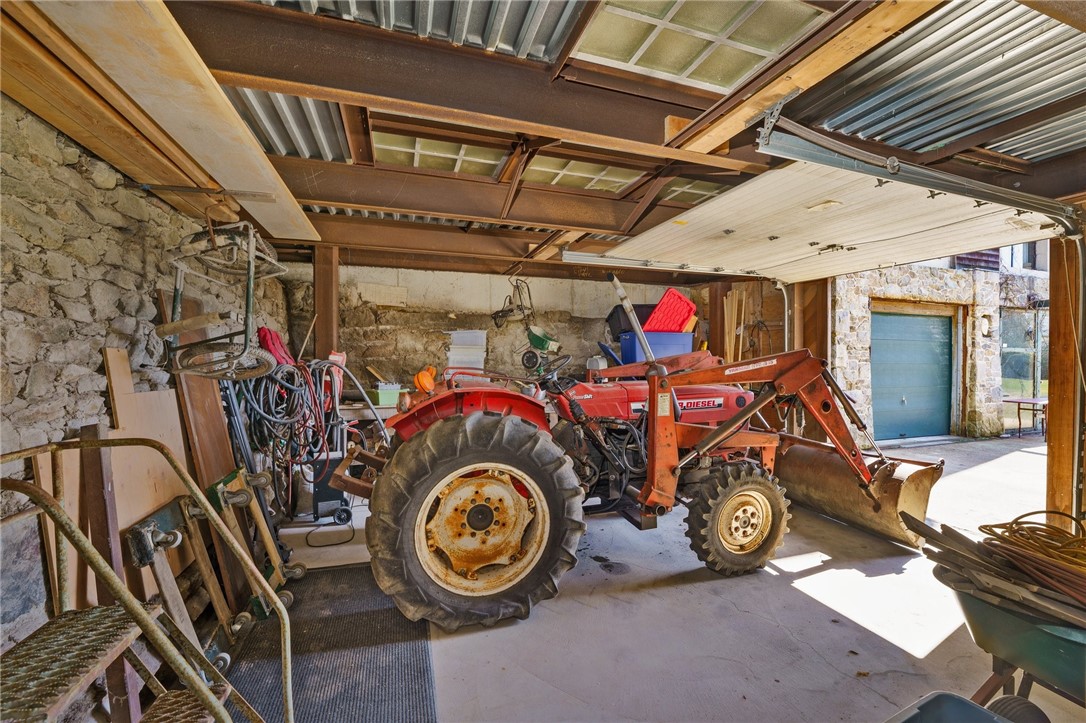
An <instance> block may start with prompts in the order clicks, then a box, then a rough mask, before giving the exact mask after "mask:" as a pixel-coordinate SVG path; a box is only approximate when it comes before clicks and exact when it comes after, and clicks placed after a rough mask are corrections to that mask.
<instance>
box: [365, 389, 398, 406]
mask: <svg viewBox="0 0 1086 723" xmlns="http://www.w3.org/2000/svg"><path fill="white" fill-rule="evenodd" d="M401 391H403V390H402V389H401V388H400V387H399V386H384V385H382V386H380V387H378V388H377V389H367V390H366V396H367V397H369V398H370V401H371V402H373V403H374V404H375V405H376V406H378V407H395V406H396V402H397V401H398V400H399V398H400V392H401Z"/></svg>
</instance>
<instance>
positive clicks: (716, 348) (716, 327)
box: [709, 281, 732, 358]
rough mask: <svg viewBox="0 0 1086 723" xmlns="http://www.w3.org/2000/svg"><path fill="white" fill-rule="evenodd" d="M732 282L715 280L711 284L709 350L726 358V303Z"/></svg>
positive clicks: (714, 354)
mask: <svg viewBox="0 0 1086 723" xmlns="http://www.w3.org/2000/svg"><path fill="white" fill-rule="evenodd" d="M731 287H732V285H731V283H729V282H727V281H714V282H712V283H711V284H709V351H710V352H712V354H713V356H718V357H721V358H724V356H725V347H724V338H725V329H726V328H727V327H726V325H725V322H724V303H725V299H726V298H727V294H728V291H729V290H730V289H731Z"/></svg>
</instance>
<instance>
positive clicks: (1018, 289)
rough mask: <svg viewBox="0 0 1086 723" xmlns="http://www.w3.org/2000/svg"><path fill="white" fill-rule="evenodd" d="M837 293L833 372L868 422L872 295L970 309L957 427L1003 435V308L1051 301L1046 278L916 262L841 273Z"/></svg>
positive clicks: (964, 332) (972, 434) (973, 433)
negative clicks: (1034, 300) (1033, 300)
mask: <svg viewBox="0 0 1086 723" xmlns="http://www.w3.org/2000/svg"><path fill="white" fill-rule="evenodd" d="M832 294H833V309H834V313H833V329H832V340H831V348H832V355H831V360H830V364H831V369H832V370H833V372H834V374H835V375H837V377H838V379H840V380H841V383H842V386H843V387H844V388H845V390H846V391H847V392H848V393H849V394H850V395H851V396H852V397H853V398H854V399H855V400H856V402H857V404H856V406H857V409H859V411H860V414H861V415H862V416H863V417H864V418H865V419H868V420H870V419H872V404H871V363H870V356H871V302H872V300H873V299H883V300H893V301H912V302H934V303H941V304H951V305H957V306H961V307H963V309H964V311H965V315H964V328H963V329H962V330H961V335H960V338H961V339H962V340H963V344H964V350H963V353H962V354H961V355H960V358H961V360H962V364H963V370H964V388H963V389H962V390H961V394H960V398H961V404H962V410H963V414H962V415H961V416H960V420H961V423H960V425H957V420H958V419H959V417H956V416H952V421H951V424H952V431H953V432H954V433H957V434H961V435H963V436H968V437H989V436H995V435H999V434H1001V433H1002V432H1003V404H1002V398H1003V392H1002V386H1001V382H1002V373H1001V366H1000V350H1001V342H1000V333H999V318H1000V317H999V314H1000V308H1001V307H1013V308H1025V307H1026V306H1028V303H1029V299H1030V298H1047V294H1048V283H1047V279H1046V278H1044V277H1040V276H1036V275H1030V276H1018V275H1013V274H1000V273H996V272H991V271H975V270H954V269H946V268H937V267H932V266H920V265H911V266H901V267H896V268H892V269H883V270H878V271H867V272H862V273H858V274H851V275H848V276H840V277H837V278H835V279H834V280H833V286H832ZM1031 295H1032V296H1031ZM982 320H985V321H982ZM984 324H987V325H988V326H989V329H990V332H989V335H988V336H985V335H984V334H983V328H982V327H983V325H984ZM875 433H876V435H877V434H878V430H875Z"/></svg>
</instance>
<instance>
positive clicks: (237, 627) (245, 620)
mask: <svg viewBox="0 0 1086 723" xmlns="http://www.w3.org/2000/svg"><path fill="white" fill-rule="evenodd" d="M252 624H253V614H252V613H249V612H242V613H238V614H237V615H236V616H235V617H234V620H233V622H231V624H230V629H231V630H232V631H233V632H234V633H239V632H241V631H242V630H244V629H245V628H247V627H249V626H250V625H252Z"/></svg>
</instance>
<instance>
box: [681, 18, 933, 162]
mask: <svg viewBox="0 0 1086 723" xmlns="http://www.w3.org/2000/svg"><path fill="white" fill-rule="evenodd" d="M941 4H942V3H941V2H939V1H938V0H913V1H912V2H883V3H879V4H877V5H875V6H874V7H873V8H872V9H871V10H870V11H869V12H868V13H867V14H865V15H864V16H863V17H861V18H859V19H858V20H857V21H856V22H854V23H852V24H851V25H848V26H847V27H845V28H844V29H843V30H842V31H841V32H839V33H838V34H837V35H835V36H834V37H833V38H832V39H830V40H829V41H827V42H825V43H823V44H822V45H821V46H820V47H819V48H818V49H817V50H815V51H814V52H813V53H811V54H810V55H808V56H807V57H806V58H804V59H803V60H801V61H799V62H798V63H796V64H795V65H793V66H792V67H790V68H788V69H786V70H784V71H783V72H782V73H781V75H780V76H778V77H777V78H776V79H775V80H774V81H772V82H770V83H769V84H768V85H766V86H765V87H763V88H762V89H761V90H759V91H757V92H755V93H754V94H753V95H751V96H750V97H749V98H748V99H746V101H744V102H743V103H742V104H741V105H739V106H737V107H736V108H734V109H733V110H732V111H731V112H729V113H726V114H725V115H723V116H721V117H720V118H718V119H717V120H716V121H714V122H713V123H712V124H710V125H709V126H708V127H707V128H705V129H704V130H702V131H700V132H698V133H697V134H695V135H694V136H693V137H691V138H690V139H689V140H687V141H686V142H684V143H683V144H682V147H683V148H684V149H686V150H691V151H698V152H701V153H714V152H716V151H717V150H718V149H720V148H721V147H722V146H723V145H724V144H725V143H727V142H728V141H730V140H731V139H732V138H734V137H735V136H737V135H738V134H739V133H741V132H742V131H744V130H745V129H746V128H747V127H748V126H749V125H750V124H751V123H753V122H754V121H755V120H756V119H757V117H758V116H759V115H761V114H762V113H764V112H765V111H766V110H768V109H769V108H771V107H772V106H773V105H774V104H775V103H777V102H779V101H781V100H783V99H785V98H787V97H788V96H790V95H792V94H793V93H795V92H797V91H803V90H807V89H808V88H811V87H812V86H814V85H815V84H816V83H818V82H819V81H821V80H824V79H825V78H827V77H829V76H830V75H832V74H833V73H834V72H836V71H838V70H840V69H841V68H843V67H845V66H846V65H848V64H849V63H850V62H852V61H853V60H855V59H856V58H858V57H860V56H861V55H863V54H864V53H866V52H867V51H869V50H871V49H872V48H874V47H875V46H877V45H879V44H880V43H882V42H883V41H886V40H889V39H890V38H891V37H893V36H894V35H895V34H897V33H898V32H900V31H901V30H902V29H903V28H905V27H906V26H908V25H909V24H910V23H912V22H914V21H916V20H918V19H919V18H921V17H923V16H924V15H926V14H927V13H928V12H930V11H931V10H933V9H935V8H937V7H938V6H939V5H941Z"/></svg>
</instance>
